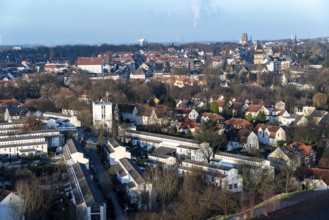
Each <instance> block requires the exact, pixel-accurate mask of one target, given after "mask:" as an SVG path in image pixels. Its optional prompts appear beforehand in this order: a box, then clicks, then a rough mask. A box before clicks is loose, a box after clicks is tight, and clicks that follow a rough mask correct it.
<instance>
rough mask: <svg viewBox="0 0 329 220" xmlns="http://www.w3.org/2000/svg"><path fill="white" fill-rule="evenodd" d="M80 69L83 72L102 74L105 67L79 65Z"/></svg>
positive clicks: (99, 65)
mask: <svg viewBox="0 0 329 220" xmlns="http://www.w3.org/2000/svg"><path fill="white" fill-rule="evenodd" d="M78 67H79V68H80V69H82V70H85V71H87V72H91V73H102V71H103V66H102V65H101V64H98V65H78Z"/></svg>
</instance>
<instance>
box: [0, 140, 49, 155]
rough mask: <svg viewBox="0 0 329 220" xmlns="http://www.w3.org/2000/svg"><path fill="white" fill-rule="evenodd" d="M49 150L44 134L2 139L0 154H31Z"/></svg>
mask: <svg viewBox="0 0 329 220" xmlns="http://www.w3.org/2000/svg"><path fill="white" fill-rule="evenodd" d="M47 152H48V147H47V143H46V140H45V137H43V136H36V137H13V138H3V139H0V155H8V157H9V156H17V155H19V156H29V155H36V154H42V153H45V154H46V153H47Z"/></svg>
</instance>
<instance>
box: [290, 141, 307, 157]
mask: <svg viewBox="0 0 329 220" xmlns="http://www.w3.org/2000/svg"><path fill="white" fill-rule="evenodd" d="M290 147H291V148H295V149H296V150H298V151H299V152H300V153H301V154H302V155H303V156H304V157H305V156H308V155H309V154H310V152H311V150H312V146H308V145H306V144H302V143H298V142H293V143H292V144H290Z"/></svg>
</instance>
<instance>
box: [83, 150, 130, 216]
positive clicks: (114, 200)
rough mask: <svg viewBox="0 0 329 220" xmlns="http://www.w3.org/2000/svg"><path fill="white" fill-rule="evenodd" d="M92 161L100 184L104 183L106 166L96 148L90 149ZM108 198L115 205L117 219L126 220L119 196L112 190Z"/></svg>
mask: <svg viewBox="0 0 329 220" xmlns="http://www.w3.org/2000/svg"><path fill="white" fill-rule="evenodd" d="M89 156H90V161H91V163H92V165H93V169H94V171H95V173H96V176H97V179H98V181H99V183H100V185H103V184H102V183H103V174H104V167H103V164H102V162H101V160H100V158H99V156H98V154H97V152H96V150H95V149H90V155H89ZM103 191H104V190H103ZM107 198H108V199H111V202H112V205H113V207H114V212H115V216H116V218H115V219H116V220H125V219H126V218H125V215H124V213H123V211H122V208H121V206H120V204H119V201H118V198H117V196H116V194H115V193H113V192H110V193H109V194H107Z"/></svg>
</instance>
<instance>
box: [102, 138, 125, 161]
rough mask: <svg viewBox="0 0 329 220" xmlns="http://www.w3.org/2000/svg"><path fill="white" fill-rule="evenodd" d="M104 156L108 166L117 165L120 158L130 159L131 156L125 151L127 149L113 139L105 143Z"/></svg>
mask: <svg viewBox="0 0 329 220" xmlns="http://www.w3.org/2000/svg"><path fill="white" fill-rule="evenodd" d="M105 154H106V158H107V160H108V162H109V163H110V165H115V164H118V163H119V160H120V159H122V158H131V154H130V152H129V151H127V148H126V147H125V146H122V145H120V144H119V142H118V141H117V140H115V139H114V138H110V139H109V140H108V141H107V145H106V148H105Z"/></svg>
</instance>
